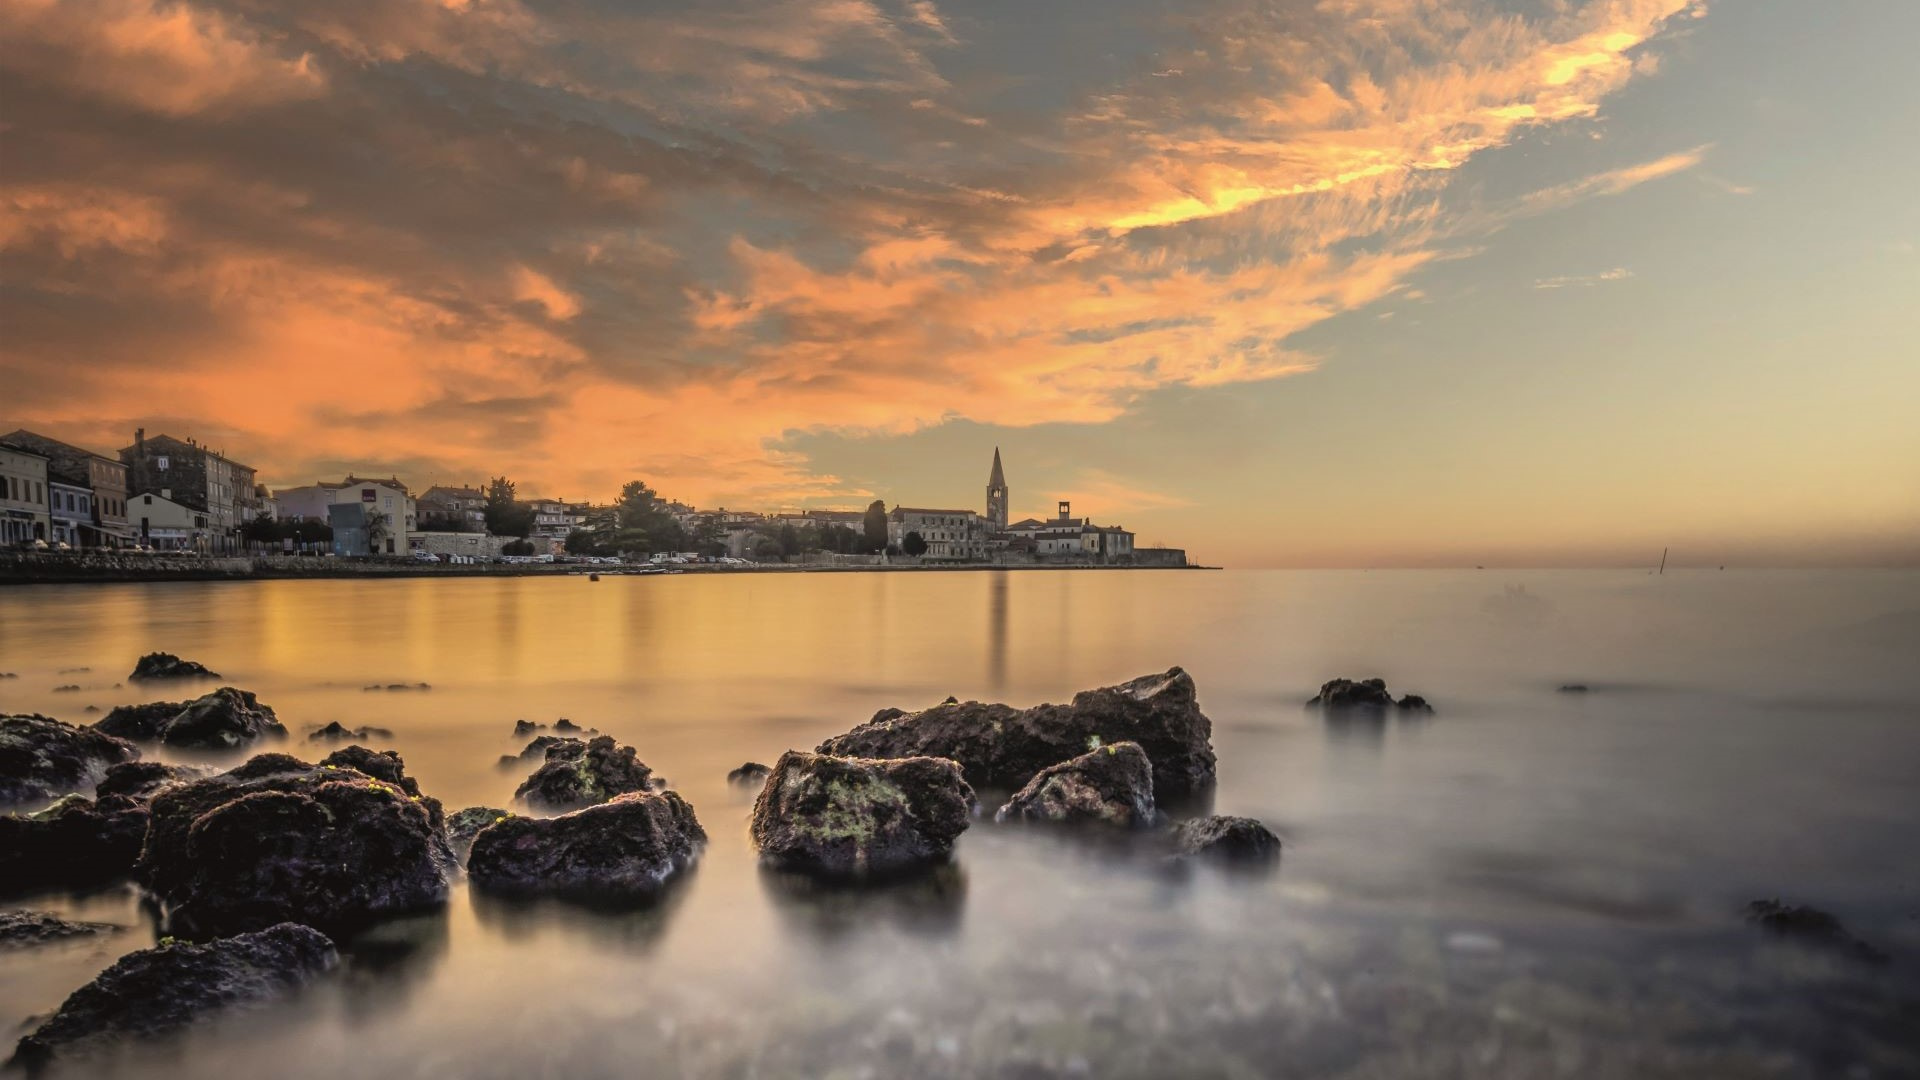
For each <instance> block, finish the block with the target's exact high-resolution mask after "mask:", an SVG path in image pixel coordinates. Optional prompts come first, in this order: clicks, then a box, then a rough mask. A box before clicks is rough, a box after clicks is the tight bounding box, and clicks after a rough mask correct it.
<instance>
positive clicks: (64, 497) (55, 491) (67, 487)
mask: <svg viewBox="0 0 1920 1080" xmlns="http://www.w3.org/2000/svg"><path fill="white" fill-rule="evenodd" d="M47 515H48V517H49V518H50V519H51V521H52V523H53V531H52V535H51V536H50V537H49V539H50V540H51V542H53V543H56V544H65V545H67V546H68V547H69V548H78V547H79V546H80V545H81V544H82V543H84V542H85V537H84V536H83V535H82V531H83V530H85V529H89V528H91V527H92V526H93V489H92V488H88V487H81V486H80V485H78V484H63V483H61V482H59V481H58V480H49V481H47Z"/></svg>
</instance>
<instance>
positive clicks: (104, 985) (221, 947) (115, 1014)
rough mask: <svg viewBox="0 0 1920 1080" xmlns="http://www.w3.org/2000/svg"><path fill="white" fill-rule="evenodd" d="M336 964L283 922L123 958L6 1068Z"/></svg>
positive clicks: (153, 1028) (101, 1042)
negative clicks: (260, 928) (252, 931)
mask: <svg viewBox="0 0 1920 1080" xmlns="http://www.w3.org/2000/svg"><path fill="white" fill-rule="evenodd" d="M339 959H340V957H339V954H338V953H336V952H335V951H334V947H333V942H331V941H329V940H327V938H326V936H325V935H323V934H321V933H320V932H319V931H317V930H314V929H312V928H310V927H306V926H300V925H298V924H295V923H290V922H289V923H281V924H279V925H277V926H274V927H271V928H268V929H265V930H261V931H259V932H257V933H251V934H241V935H239V936H238V937H229V938H222V939H220V940H218V941H212V942H208V943H207V944H205V945H190V944H183V943H167V944H163V945H160V946H157V947H155V948H151V949H142V950H140V951H139V952H134V953H128V954H127V955H125V956H123V957H121V958H120V959H119V960H118V961H116V962H115V963H114V965H113V966H112V967H110V968H108V969H107V970H105V971H103V972H101V973H100V975H99V977H97V978H95V979H94V980H93V981H92V982H90V983H88V984H87V985H85V986H83V987H81V988H80V989H78V990H75V991H74V992H73V993H72V995H70V996H69V997H68V998H67V1000H66V1002H65V1003H64V1004H62V1005H61V1006H60V1011H59V1012H56V1013H55V1014H54V1015H53V1017H52V1018H51V1019H49V1020H48V1021H47V1022H46V1023H44V1024H41V1025H40V1027H39V1029H38V1030H36V1031H35V1032H34V1033H33V1034H31V1035H28V1036H27V1037H26V1038H24V1039H21V1040H20V1045H19V1047H18V1049H17V1050H15V1052H14V1056H13V1063H14V1064H20V1065H26V1066H28V1067H33V1066H37V1065H42V1064H45V1063H46V1062H48V1061H49V1060H51V1059H53V1058H56V1057H58V1058H67V1057H79V1056H83V1055H84V1054H86V1053H88V1052H91V1051H94V1050H98V1049H102V1048H104V1047H105V1046H107V1045H108V1044H110V1043H112V1042H113V1041H115V1040H118V1039H124V1038H151V1037H153V1036H157V1035H164V1034H167V1033H169V1032H173V1031H177V1030H179V1029H181V1028H184V1027H187V1026H188V1025H190V1024H192V1023H193V1022H194V1021H196V1020H198V1019H200V1018H201V1017H203V1016H206V1015H208V1014H210V1013H213V1012H215V1011H217V1010H221V1009H227V1008H232V1007H236V1006H244V1005H253V1004H260V1003H263V1002H267V1001H271V1000H273V999H276V998H279V997H283V996H285V995H287V994H289V993H291V992H292V991H294V990H296V989H298V988H299V987H301V986H303V985H305V984H307V983H308V982H310V981H312V980H313V979H314V978H315V977H317V976H319V975H321V974H323V973H325V972H326V971H328V970H331V969H332V968H333V966H334V965H335V964H337V963H338V962H339Z"/></svg>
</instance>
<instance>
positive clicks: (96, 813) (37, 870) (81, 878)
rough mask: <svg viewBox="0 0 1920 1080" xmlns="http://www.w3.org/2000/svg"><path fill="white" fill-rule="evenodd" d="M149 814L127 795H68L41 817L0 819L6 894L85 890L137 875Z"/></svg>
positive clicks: (1, 882)
mask: <svg viewBox="0 0 1920 1080" xmlns="http://www.w3.org/2000/svg"><path fill="white" fill-rule="evenodd" d="M147 818H148V814H147V808H146V805H145V804H143V803H141V802H139V801H138V800H136V799H129V798H127V797H126V796H124V795H107V796H104V797H102V798H101V799H99V800H97V801H96V800H92V799H87V798H84V797H82V796H79V795H68V796H67V797H66V798H63V799H61V800H60V801H59V802H57V803H54V804H53V805H52V806H49V807H47V808H46V809H45V810H42V811H40V812H39V813H37V814H7V815H5V816H0V890H4V891H24V890H29V889H41V888H84V887H86V886H89V885H98V884H101V883H103V882H107V881H112V880H113V879H114V878H117V877H122V876H125V875H126V874H129V873H131V872H132V871H133V866H134V863H135V862H136V861H138V860H139V858H140V847H141V844H142V843H144V842H145V841H146V838H147Z"/></svg>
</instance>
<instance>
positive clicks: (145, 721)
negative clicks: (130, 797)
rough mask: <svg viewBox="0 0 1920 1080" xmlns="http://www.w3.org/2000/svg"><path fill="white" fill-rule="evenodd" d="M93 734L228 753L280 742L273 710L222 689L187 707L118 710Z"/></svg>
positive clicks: (244, 693) (160, 705)
mask: <svg viewBox="0 0 1920 1080" xmlns="http://www.w3.org/2000/svg"><path fill="white" fill-rule="evenodd" d="M93 727H94V730H96V731H102V732H105V733H107V734H109V735H115V736H118V737H120V738H123V739H132V740H134V741H137V742H160V743H164V744H166V745H168V746H177V747H180V748H182V749H190V750H231V749H233V748H234V747H237V746H244V745H246V744H248V743H252V742H256V741H258V740H260V739H264V738H273V739H281V738H285V737H286V734H287V729H286V728H285V727H283V726H282V725H281V723H280V719H279V718H278V717H276V716H275V715H274V714H273V710H272V709H271V708H269V707H267V706H265V705H262V704H260V701H259V699H258V698H255V697H254V696H253V694H252V693H250V692H249V691H246V690H235V689H234V688H233V687H231V686H223V687H221V688H220V689H218V690H215V691H214V692H213V693H211V694H207V695H205V696H204V697H199V698H195V699H194V700H192V701H188V702H165V701H156V702H153V703H151V704H148V705H123V706H121V707H119V708H117V709H115V710H113V711H112V712H110V713H108V714H107V715H106V716H104V717H102V718H101V719H100V720H98V721H96V722H95V723H94V725H93Z"/></svg>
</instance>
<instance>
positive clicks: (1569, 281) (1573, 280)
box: [1533, 266, 1633, 289]
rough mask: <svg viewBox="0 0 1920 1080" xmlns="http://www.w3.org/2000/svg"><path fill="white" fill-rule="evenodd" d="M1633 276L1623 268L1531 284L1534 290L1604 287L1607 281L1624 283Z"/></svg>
mask: <svg viewBox="0 0 1920 1080" xmlns="http://www.w3.org/2000/svg"><path fill="white" fill-rule="evenodd" d="M1632 276H1633V271H1631V270H1629V269H1627V268H1626V267H1624V266H1616V267H1614V268H1613V269H1611V270H1602V271H1600V272H1599V273H1597V274H1569V275H1565V276H1561V277H1548V278H1541V279H1539V280H1538V281H1535V282H1534V283H1533V287H1534V288H1536V289H1567V288H1582V287H1586V286H1590V285H1604V284H1606V283H1607V282H1609V281H1625V280H1627V279H1628V278H1631V277H1632Z"/></svg>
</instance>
